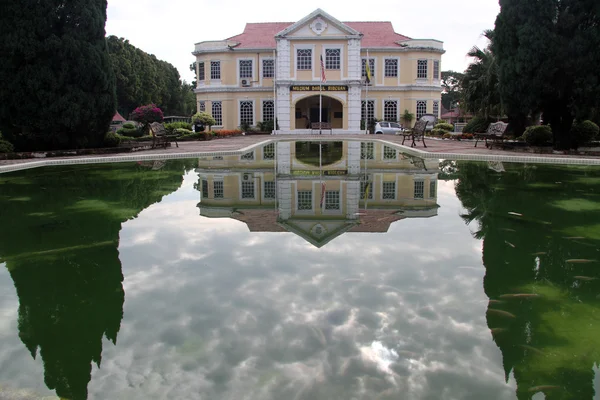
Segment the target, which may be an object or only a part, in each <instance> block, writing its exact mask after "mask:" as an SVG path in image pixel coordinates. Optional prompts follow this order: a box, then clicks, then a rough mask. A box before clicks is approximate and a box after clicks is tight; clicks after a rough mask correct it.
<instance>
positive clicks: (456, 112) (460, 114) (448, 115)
mask: <svg viewBox="0 0 600 400" xmlns="http://www.w3.org/2000/svg"><path fill="white" fill-rule="evenodd" d="M471 116H472V115H471V114H470V113H463V112H461V111H460V110H452V111H448V112H446V113H444V114H442V115H441V116H440V118H458V117H471Z"/></svg>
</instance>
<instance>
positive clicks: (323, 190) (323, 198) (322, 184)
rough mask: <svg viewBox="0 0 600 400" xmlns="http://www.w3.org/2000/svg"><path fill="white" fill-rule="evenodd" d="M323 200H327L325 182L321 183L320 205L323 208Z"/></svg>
mask: <svg viewBox="0 0 600 400" xmlns="http://www.w3.org/2000/svg"><path fill="white" fill-rule="evenodd" d="M323 200H325V182H323V183H321V203H320V204H319V206H320V207H321V208H323Z"/></svg>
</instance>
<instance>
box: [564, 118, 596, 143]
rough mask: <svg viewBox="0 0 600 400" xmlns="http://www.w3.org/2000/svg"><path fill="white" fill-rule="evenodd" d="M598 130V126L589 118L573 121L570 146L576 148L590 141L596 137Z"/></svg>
mask: <svg viewBox="0 0 600 400" xmlns="http://www.w3.org/2000/svg"><path fill="white" fill-rule="evenodd" d="M598 132H600V128H599V127H598V125H596V124H595V123H593V122H592V121H590V120H586V121H582V122H579V123H574V124H573V127H572V128H571V141H572V146H571V147H573V148H574V149H576V148H577V147H579V146H584V145H586V144H588V143H590V142H591V141H593V140H595V139H596V138H597V137H598Z"/></svg>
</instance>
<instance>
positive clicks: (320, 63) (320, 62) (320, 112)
mask: <svg viewBox="0 0 600 400" xmlns="http://www.w3.org/2000/svg"><path fill="white" fill-rule="evenodd" d="M319 65H320V66H321V76H320V77H319V135H321V134H323V132H322V131H321V125H322V124H323V115H322V114H323V95H322V89H323V49H321V55H320V56H319ZM319 149H320V147H319ZM319 151H320V150H319Z"/></svg>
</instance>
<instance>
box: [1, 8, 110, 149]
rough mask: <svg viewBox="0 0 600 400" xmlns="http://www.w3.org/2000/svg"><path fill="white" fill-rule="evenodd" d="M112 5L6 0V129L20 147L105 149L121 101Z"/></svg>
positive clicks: (3, 116)
mask: <svg viewBox="0 0 600 400" xmlns="http://www.w3.org/2000/svg"><path fill="white" fill-rule="evenodd" d="M106 7H107V2H106V0H68V1H67V0H46V1H38V0H3V1H2V9H1V12H0V38H1V39H0V82H2V85H3V87H2V91H0V130H1V131H2V133H3V136H5V137H6V138H7V139H8V140H9V141H12V142H13V143H14V144H15V145H16V146H17V149H18V150H25V149H32V148H36V149H43V148H78V147H94V146H99V145H101V144H102V140H103V138H104V135H105V133H106V132H107V130H108V127H109V124H110V121H111V119H112V116H113V115H114V112H115V109H116V104H115V78H114V74H113V72H112V68H111V65H110V61H109V55H108V51H107V46H106V41H105V38H104V35H105V31H104V26H105V23H106Z"/></svg>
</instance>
